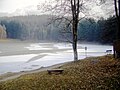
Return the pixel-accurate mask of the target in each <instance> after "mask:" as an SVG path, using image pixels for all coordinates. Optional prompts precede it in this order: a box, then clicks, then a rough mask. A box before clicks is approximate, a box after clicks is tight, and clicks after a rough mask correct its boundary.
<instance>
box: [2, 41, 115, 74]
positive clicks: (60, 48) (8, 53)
mask: <svg viewBox="0 0 120 90" xmlns="http://www.w3.org/2000/svg"><path fill="white" fill-rule="evenodd" d="M85 47H87V50H86V51H85ZM112 49H113V47H112V46H110V45H99V44H78V56H79V59H83V58H85V57H91V56H102V55H105V54H106V53H105V52H106V50H112ZM68 61H73V51H72V45H71V44H69V43H30V42H29V43H28V42H15V43H13V42H1V43H0V74H4V73H7V72H19V71H29V70H34V69H38V68H41V67H46V66H51V65H54V64H58V63H64V62H68Z"/></svg>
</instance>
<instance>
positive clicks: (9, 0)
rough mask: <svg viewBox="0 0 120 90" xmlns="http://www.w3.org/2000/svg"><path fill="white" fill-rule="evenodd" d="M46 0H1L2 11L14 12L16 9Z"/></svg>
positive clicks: (0, 9) (0, 8) (0, 10)
mask: <svg viewBox="0 0 120 90" xmlns="http://www.w3.org/2000/svg"><path fill="white" fill-rule="evenodd" d="M44 1H45V0H0V12H8V13H11V12H14V11H15V10H16V9H21V8H23V7H28V6H30V5H37V4H39V3H42V2H44Z"/></svg>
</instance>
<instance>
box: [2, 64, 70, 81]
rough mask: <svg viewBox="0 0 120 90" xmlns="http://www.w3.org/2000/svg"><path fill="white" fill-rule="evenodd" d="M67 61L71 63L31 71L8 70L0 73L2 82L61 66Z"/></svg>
mask: <svg viewBox="0 0 120 90" xmlns="http://www.w3.org/2000/svg"><path fill="white" fill-rule="evenodd" d="M67 63H70V62H65V63H59V64H55V65H52V66H47V67H41V68H38V69H35V70H30V71H20V72H8V73H5V74H1V75H0V82H3V81H7V80H12V79H15V78H18V77H20V76H22V75H26V74H32V73H38V72H43V71H47V70H48V69H54V68H60V67H61V66H63V65H65V64H67Z"/></svg>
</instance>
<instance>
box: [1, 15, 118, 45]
mask: <svg viewBox="0 0 120 90" xmlns="http://www.w3.org/2000/svg"><path fill="white" fill-rule="evenodd" d="M49 17H50V16H49V15H41V16H17V17H3V18H0V24H1V25H2V26H3V25H4V27H5V28H6V33H7V38H13V39H21V40H29V39H33V40H52V41H59V40H63V39H65V37H63V36H62V35H61V33H60V30H61V29H63V28H58V27H56V25H54V24H50V25H47V22H48V21H49ZM116 27H117V24H116V17H114V16H113V17H109V18H108V19H103V18H101V19H100V20H98V21H96V20H94V19H92V18H87V19H83V20H81V22H80V23H79V27H78V39H79V41H88V42H100V43H104V44H107V43H108V44H111V43H113V40H114V39H115V36H116V32H115V31H116ZM67 37H69V38H70V37H71V36H70V35H68V36H67Z"/></svg>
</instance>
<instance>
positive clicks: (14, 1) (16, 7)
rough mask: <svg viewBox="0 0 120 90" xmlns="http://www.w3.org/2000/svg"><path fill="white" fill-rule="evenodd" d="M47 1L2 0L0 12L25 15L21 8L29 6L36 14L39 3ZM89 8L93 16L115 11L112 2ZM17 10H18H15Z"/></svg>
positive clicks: (30, 11) (0, 0)
mask: <svg viewBox="0 0 120 90" xmlns="http://www.w3.org/2000/svg"><path fill="white" fill-rule="evenodd" d="M45 1H49V0H0V13H14V14H16V15H20V14H22V15H23V14H24V13H23V12H24V11H23V12H22V11H20V10H23V9H24V10H25V9H26V8H27V9H29V12H28V13H32V14H36V13H37V5H40V4H41V3H43V2H45ZM50 1H52V0H50ZM111 1H112V0H111ZM107 2H109V0H107ZM91 3H92V2H91ZM110 3H111V2H110ZM88 4H89V3H88ZM32 7H33V9H32ZM89 8H91V10H90V12H91V15H92V16H94V15H95V16H100V17H101V16H102V17H103V16H104V17H105V16H108V15H109V14H108V11H109V10H111V11H113V10H112V9H114V8H113V7H111V4H108V6H107V5H105V6H103V8H101V7H100V6H96V4H91V6H89ZM15 11H18V12H15ZM33 11H34V12H33ZM38 12H40V11H38ZM112 13H113V12H112Z"/></svg>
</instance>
